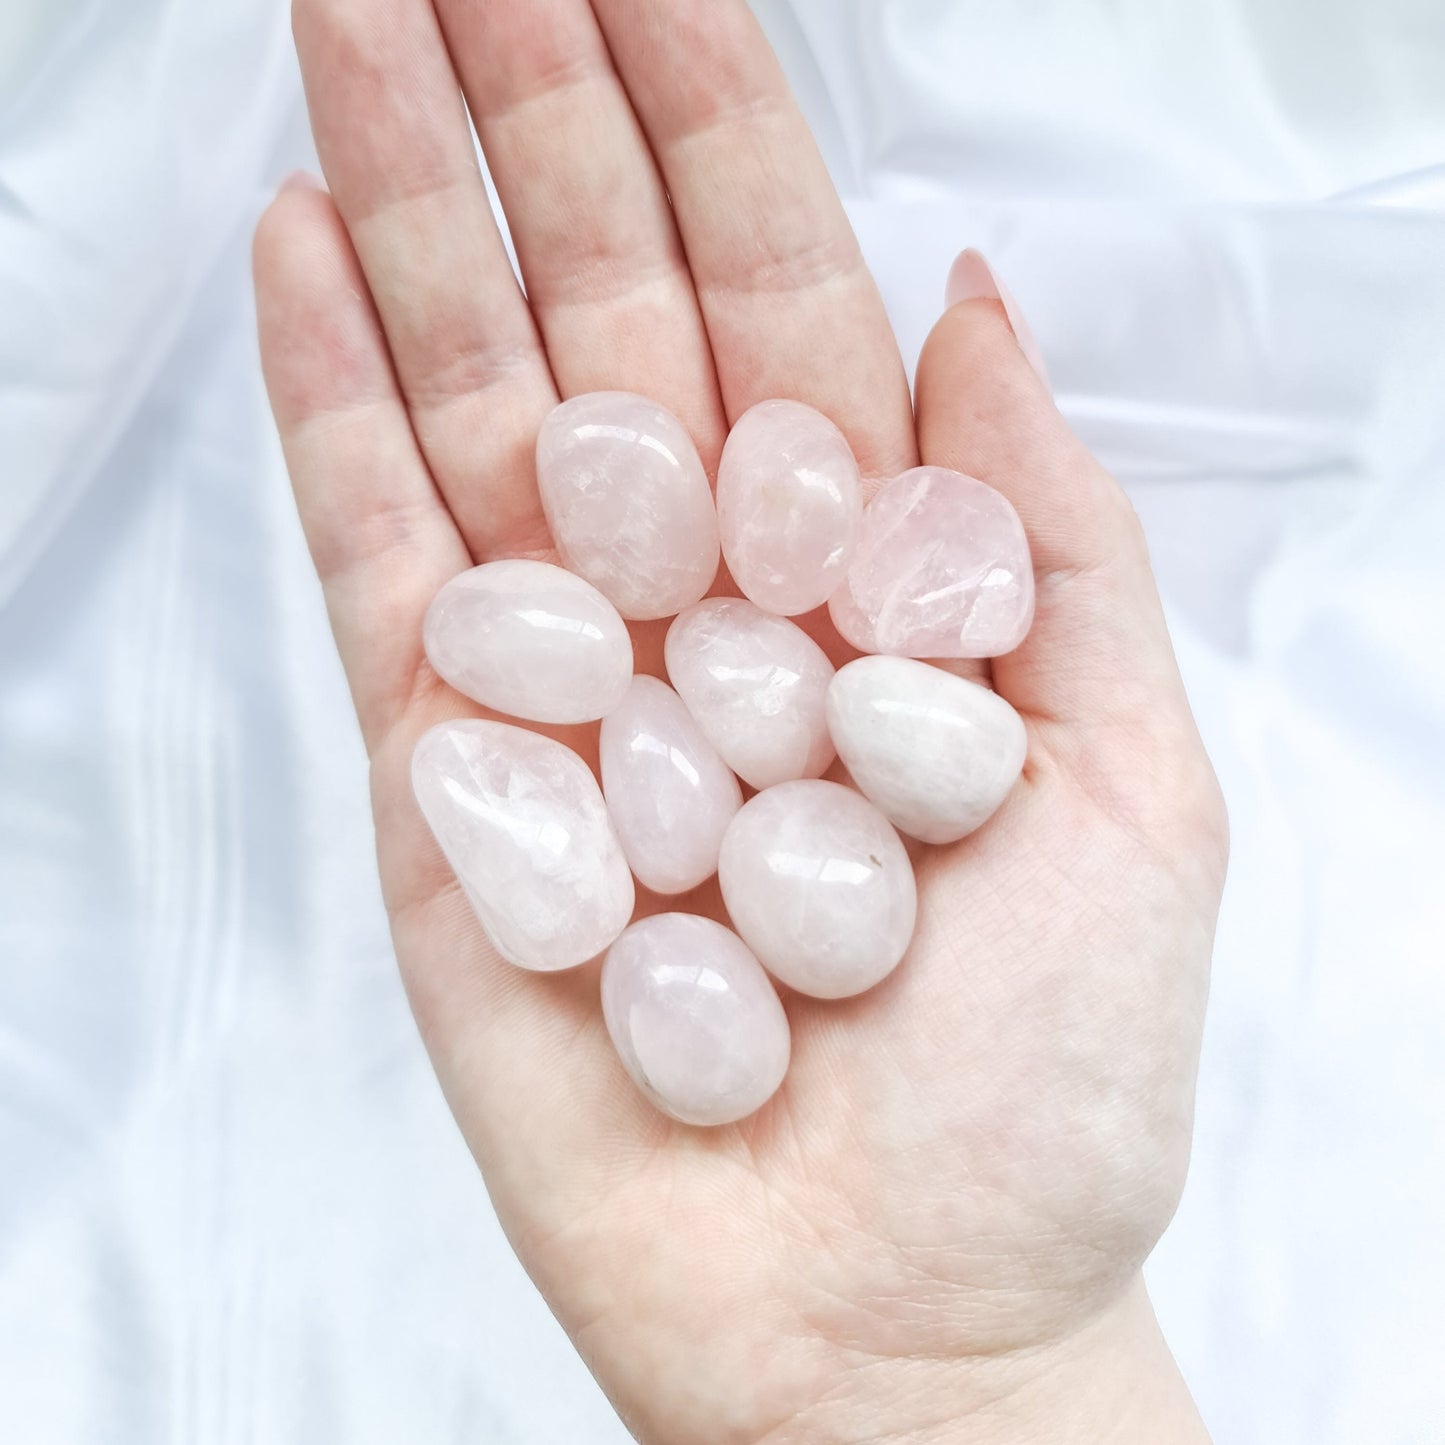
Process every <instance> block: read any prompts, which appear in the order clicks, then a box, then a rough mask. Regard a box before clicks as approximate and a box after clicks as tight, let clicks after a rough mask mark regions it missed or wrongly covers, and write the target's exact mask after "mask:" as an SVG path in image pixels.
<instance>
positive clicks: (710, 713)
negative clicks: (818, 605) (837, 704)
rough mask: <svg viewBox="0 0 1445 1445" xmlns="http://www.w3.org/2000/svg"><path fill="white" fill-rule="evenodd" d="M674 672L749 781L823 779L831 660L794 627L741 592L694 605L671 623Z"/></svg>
mask: <svg viewBox="0 0 1445 1445" xmlns="http://www.w3.org/2000/svg"><path fill="white" fill-rule="evenodd" d="M665 653H666V661H667V675H668V677H669V678H670V679H671V681H672V685H673V687H675V688H676V689H677V691H678V694H679V695H680V696H681V698H682V700H683V701H684V702H685V703H686V704H687V706H688V710H689V711H690V712H691V713H692V715H693V717H695V718H696V719H697V722H698V726H699V727H701V728H702V730H703V733H704V734H705V735H706V736H707V738H708V740H709V741H710V742H711V743H712V745H713V747H715V748H716V749H717V750H718V752H719V753H720V754H721V755H722V758H723V760H724V761H725V762H726V763H727V764H728V766H729V767H731V768H732V770H733V771H734V772H735V773H736V774H737V775H738V776H739V777H740V778H742V780H743V781H744V782H745V783H748V784H750V785H751V786H752V787H754V788H769V787H772V786H773V785H774V784H775V783H782V782H788V781H791V780H792V779H795V778H816V777H818V776H819V775H820V774H822V773H824V772H826V771H827V768H828V765H829V764H830V763H831V762H832V761H833V744H832V742H831V741H830V739H829V737H828V720H827V693H828V683H829V682H830V681H831V680H832V677H833V664H832V663H831V662H829V661H828V658H827V656H826V655H825V654H824V652H823V649H822V648H821V647H819V646H818V644H817V643H816V642H814V641H813V639H812V638H811V637H809V636H808V634H807V633H806V632H804V631H803V630H802V628H801V627H799V626H798V625H797V624H796V623H793V622H789V621H787V619H786V618H782V617H775V616H773V615H772V614H771V613H768V612H764V611H763V610H762V609H761V608H760V607H756V606H754V605H753V604H752V603H751V602H745V601H744V600H743V599H742V598H740V597H714V598H710V599H709V600H708V601H706V602H700V603H698V604H697V606H695V607H690V608H689V609H688V610H687V611H686V612H684V613H683V614H682V615H681V616H680V617H679V618H678V619H677V621H676V622H674V623H673V624H672V626H671V627H670V628H669V629H668V633H667V643H666V648H665Z"/></svg>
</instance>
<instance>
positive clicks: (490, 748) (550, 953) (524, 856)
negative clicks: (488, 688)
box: [411, 718, 634, 972]
mask: <svg viewBox="0 0 1445 1445" xmlns="http://www.w3.org/2000/svg"><path fill="white" fill-rule="evenodd" d="M411 777H412V788H413V790H414V791H415V793H416V799H417V802H418V804H420V806H421V811H422V814H423V816H424V817H425V818H426V820H427V823H428V824H429V825H430V826H431V830H432V832H433V834H435V836H436V840H437V842H438V843H439V844H440V845H441V850H442V852H443V853H444V854H445V855H446V859H447V862H448V863H450V864H451V866H452V871H453V872H454V873H455V874H456V875H457V881H458V882H459V883H460V884H461V885H462V888H463V889H464V890H465V892H466V894H467V897H468V898H469V899H470V900H471V904H472V907H473V909H474V910H475V911H476V915H477V917H478V919H479V920H480V921H481V924H482V927H483V928H484V929H485V930H486V932H487V936H488V937H489V938H490V939H491V940H492V943H493V944H494V945H495V946H496V949H497V952H498V953H500V954H501V955H502V957H503V958H505V959H507V960H509V961H510V962H512V963H515V964H516V965H517V966H518V967H519V968H528V969H534V970H537V971H540V972H550V971H552V970H555V969H561V968H572V967H574V966H575V965H577V964H579V963H586V962H587V961H588V960H589V959H593V958H596V957H597V956H598V955H599V954H601V953H602V952H603V951H604V950H605V949H606V948H607V947H608V945H609V944H611V943H612V941H613V940H614V939H615V938H616V937H617V935H618V934H620V933H621V932H622V930H623V929H624V928H626V926H627V922H628V920H629V919H630V918H631V916H632V906H633V902H634V893H633V886H632V874H631V873H630V872H629V871H628V868H627V860H626V859H625V858H624V857H623V855H622V845H621V844H620V843H619V842H618V840H617V834H616V833H615V832H614V831H613V827H612V820H611V819H610V818H609V817H608V814H607V808H606V806H605V804H604V803H603V801H602V793H601V790H600V789H599V788H598V786H597V781H596V779H595V778H594V777H593V776H592V771H591V769H590V768H588V766H587V764H586V763H584V762H583V761H582V759H581V758H579V757H578V756H577V754H576V753H574V752H573V751H572V750H571V749H570V748H566V747H564V746H563V745H562V744H561V743H559V742H554V741H553V740H552V739H551V738H546V737H542V736H541V735H540V734H538V733H532V732H528V731H527V730H526V729H525V728H519V727H513V726H512V725H511V724H510V723H501V722H486V721H483V720H481V719H478V718H465V719H461V720H459V721H456V722H447V723H441V724H439V725H438V726H437V727H434V728H432V729H431V730H430V731H429V732H427V733H425V734H423V736H422V738H421V740H420V741H419V742H418V743H417V745H416V750H415V752H414V753H413V754H412V765H411Z"/></svg>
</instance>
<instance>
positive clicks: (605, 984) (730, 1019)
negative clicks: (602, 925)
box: [602, 913, 792, 1124]
mask: <svg viewBox="0 0 1445 1445" xmlns="http://www.w3.org/2000/svg"><path fill="white" fill-rule="evenodd" d="M602 1013H603V1017H604V1018H605V1020H606V1022H607V1032H608V1033H609V1034H610V1035H611V1036H612V1042H613V1044H614V1045H615V1046H616V1048H617V1052H618V1054H619V1056H620V1057H621V1059H622V1063H623V1066H624V1067H625V1068H626V1070H627V1072H628V1073H629V1074H630V1075H631V1076H632V1078H633V1081H634V1082H635V1083H636V1084H637V1086H638V1088H640V1089H641V1090H642V1092H643V1093H644V1094H646V1095H647V1097H648V1098H649V1099H650V1100H652V1102H653V1103H654V1104H656V1105H657V1107H658V1108H659V1109H661V1110H662V1111H663V1113H665V1114H670V1115H671V1116H672V1117H673V1118H674V1119H680V1120H682V1122H683V1123H685V1124H731V1123H734V1122H736V1121H737V1120H738V1119H745V1118H746V1117H747V1116H748V1115H749V1114H751V1113H754V1112H755V1111H756V1110H758V1109H760V1108H761V1107H762V1106H763V1105H764V1104H766V1103H767V1101H768V1100H769V1099H770V1098H772V1096H773V1095H774V1093H776V1092H777V1088H778V1085H779V1084H781V1083H782V1082H783V1075H784V1074H785V1073H787V1071H788V1058H789V1054H790V1052H791V1048H792V1040H791V1035H790V1033H789V1029H788V1016H787V1015H786V1014H785V1013H784V1012H783V1006H782V1004H781V1003H779V1002H778V995H777V994H776V992H774V990H773V985H772V984H771V982H769V980H768V976H767V974H765V973H764V972H763V969H762V966H761V965H760V964H759V963H758V961H757V959H755V958H754V957H753V955H752V954H751V953H749V952H748V949H747V946H746V945H745V944H744V943H743V941H742V940H741V939H740V938H739V937H738V936H737V935H736V934H735V933H733V932H731V931H730V930H729V929H726V928H724V927H723V926H722V924H720V923H714V922H713V921H712V920H711V919H709V918H694V917H692V916H691V915H690V914H686V913H659V914H656V915H654V916H653V917H651V918H644V919H642V920H641V921H640V922H638V923H634V924H633V925H632V927H631V928H629V929H628V930H627V932H626V933H624V934H623V935H622V937H621V938H619V939H618V940H617V942H616V943H614V944H613V945H612V948H611V951H610V952H609V953H608V955H607V961H606V962H605V963H604V964H603V965H602Z"/></svg>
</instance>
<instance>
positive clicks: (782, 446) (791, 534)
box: [717, 401, 863, 617]
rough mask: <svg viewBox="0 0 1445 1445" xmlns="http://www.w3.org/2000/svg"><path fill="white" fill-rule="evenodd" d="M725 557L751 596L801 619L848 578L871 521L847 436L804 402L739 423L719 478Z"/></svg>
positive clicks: (769, 407)
mask: <svg viewBox="0 0 1445 1445" xmlns="http://www.w3.org/2000/svg"><path fill="white" fill-rule="evenodd" d="M717 510H718V522H719V525H720V527H721V531H722V547H723V556H724V557H725V558H726V559H727V564H728V570H729V571H730V572H731V573H732V575H733V580H734V581H735V582H736V583H737V584H738V587H739V589H740V590H741V591H742V594H743V596H745V597H746V598H748V599H749V601H751V602H755V603H756V604H757V605H758V606H759V607H761V608H763V609H764V610H765V611H768V612H776V613H778V614H779V615H780V616H782V617H796V616H798V615H799V614H800V613H803V612H811V611H812V610H813V609H814V608H815V607H821V606H822V605H823V603H825V602H826V601H827V600H828V598H829V596H831V595H832V592H833V590H834V588H836V587H837V586H838V584H839V582H840V581H841V580H842V578H843V571H844V569H845V568H846V567H847V565H848V561H849V559H850V558H851V557H852V555H853V547H854V544H855V542H856V541H857V536H858V524H859V522H860V521H861V519H862V516H863V486H862V483H861V481H860V480H859V477H858V463H857V462H856V461H855V460H854V458H853V452H852V450H851V449H850V447H849V446H848V442H847V439H846V438H845V437H844V435H843V433H842V432H841V431H839V430H838V428H837V427H836V426H834V425H833V423H832V422H831V421H829V420H828V418H827V417H825V416H824V415H823V414H822V412H819V411H815V410H814V409H813V408H812V407H810V406H805V405H803V403H802V402H799V401H763V402H759V403H758V404H757V405H756V406H754V407H751V408H749V410H747V411H745V412H744V413H743V414H742V416H740V417H739V418H738V420H737V423H736V425H734V427H733V429H732V432H731V433H730V434H729V436H728V439H727V444H726V445H725V446H724V447H723V454H722V460H721V462H720V463H719V464H718V474H717Z"/></svg>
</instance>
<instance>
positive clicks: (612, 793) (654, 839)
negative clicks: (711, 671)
mask: <svg viewBox="0 0 1445 1445" xmlns="http://www.w3.org/2000/svg"><path fill="white" fill-rule="evenodd" d="M602 792H603V796H604V797H605V798H606V799H607V811H608V812H609V813H611V814H612V823H613V826H614V827H615V828H616V829H617V836H618V838H619V839H620V840H621V842H622V851H623V852H624V853H625V854H626V855H627V861H628V862H629V863H630V864H631V865H632V871H633V873H634V874H635V875H636V878H637V881H638V882H639V883H641V884H642V885H643V886H644V887H645V888H650V889H652V891H653V892H654V893H686V892H687V890H688V889H689V888H696V887H697V885H698V884H699V883H701V882H703V880H704V879H707V878H711V877H712V875H713V874H714V873H715V872H717V855H718V849H719V848H720V847H721V846H722V836H723V834H724V833H725V832H726V831H727V826H728V824H729V823H730V822H732V818H733V814H734V813H736V812H737V810H738V809H739V808H740V807H742V804H743V795H742V790H741V789H740V788H739V787H738V780H737V779H736V778H735V777H734V776H733V774H732V770H731V769H730V768H729V767H728V765H727V764H726V763H725V762H723V760H722V759H721V758H720V757H719V756H718V754H717V750H716V749H715V748H714V747H713V745H712V744H711V743H710V742H708V740H707V738H706V737H704V736H703V732H702V729H701V728H700V727H698V725H697V723H696V722H695V721H694V720H693V717H692V714H691V713H690V712H688V710H687V707H686V705H685V704H684V703H683V701H682V699H681V698H680V697H678V695H677V694H676V693H675V692H674V691H673V690H672V689H671V688H670V687H668V685H667V684H666V683H665V682H659V681H658V680H657V678H655V677H636V678H633V680H632V686H631V687H630V688H629V689H628V691H627V696H626V697H625V698H623V700H622V702H621V703H620V704H619V705H618V707H617V708H615V709H614V710H613V711H612V712H610V713H609V714H608V715H607V717H606V718H604V719H603V722H602Z"/></svg>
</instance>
